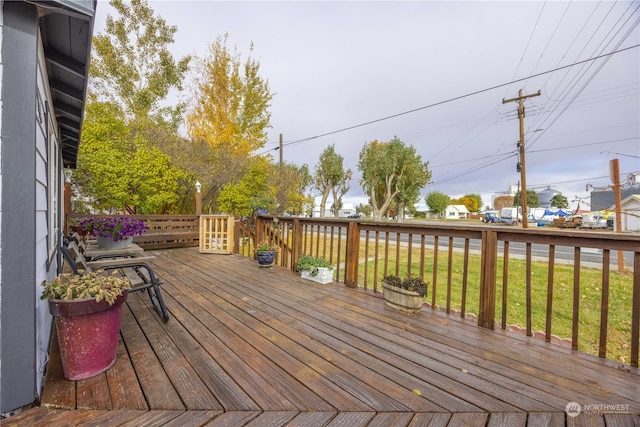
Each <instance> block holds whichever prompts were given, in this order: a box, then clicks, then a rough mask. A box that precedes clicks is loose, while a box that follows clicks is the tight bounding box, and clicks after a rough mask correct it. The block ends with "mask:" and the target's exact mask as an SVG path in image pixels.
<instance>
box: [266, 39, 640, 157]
mask: <svg viewBox="0 0 640 427" xmlns="http://www.w3.org/2000/svg"><path fill="white" fill-rule="evenodd" d="M637 47H640V44H635V45H632V46H629V47H626V48H622V49H618V50H616V51H613V52H609V53H605V54H602V55H598V56H595V57H592V58H588V59H585V60H582V61H579V62H574V63H573V64H569V65H564V66H562V67H557V68H554V69H552V70H548V71H543V72H540V73H538V74H534V75H531V76H528V77H523V78H521V79H517V80H513V81H510V82H508V83H502V84H499V85H495V86H491V87H489V88H486V89H481V90H477V91H475V92H470V93H467V94H465V95H460V96H456V97H453V98H449V99H446V100H443V101H439V102H435V103H433V104H429V105H425V106H423V107H418V108H414V109H412V110H407V111H404V112H402V113H397V114H392V115H390V116H386V117H382V118H379V119H375V120H370V121H367V122H364V123H360V124H357V125H353V126H348V127H345V128H341V129H338V130H334V131H331V132H325V133H322V134H319V135H315V136H311V137H308V138H303V139H298V140H294V141H291V142H288V143H285V144H283V146H292V145H297V144H301V143H303V142H308V141H312V140H314V139H318V138H323V137H325V136H329V135H335V134H337V133H341V132H346V131H348V130H352V129H356V128H359V127H363V126H368V125H371V124H374V123H379V122H382V121H385V120H389V119H393V118H396V117H400V116H404V115H407V114H411V113H415V112H417V111H422V110H426V109H428V108H433V107H437V106H439V105H443V104H447V103H450V102H453V101H458V100H460V99H464V98H468V97H471V96H474V95H479V94H481V93H484V92H489V91H492V90H495V89H498V88H501V87H505V86H508V85H511V84H514V83H518V82H521V81H524V80H527V79H530V78H534V77H539V76H543V75H545V74H549V73H553V72H556V71H560V70H563V69H566V68H570V67H574V66H576V65H581V64H585V63H588V62H591V61H595V60H598V59H601V58H606V57H610V56H612V55H614V54H616V53H622V52H625V51H627V50H631V49H635V48H637ZM276 149H277V148H274V149H270V150H267V152H268V151H274V150H276ZM262 154H266V152H264V153H262Z"/></svg>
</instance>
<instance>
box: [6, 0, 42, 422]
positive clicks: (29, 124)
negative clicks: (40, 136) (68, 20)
mask: <svg viewBox="0 0 640 427" xmlns="http://www.w3.org/2000/svg"><path fill="white" fill-rule="evenodd" d="M37 18H38V16H37V10H36V7H35V6H33V5H31V4H28V3H24V2H4V3H3V40H2V63H3V72H2V100H3V105H2V107H3V108H2V152H1V154H0V155H1V158H0V160H1V161H0V164H1V166H0V167H1V169H2V189H3V191H2V227H1V229H2V231H1V232H0V233H1V234H0V248H1V255H0V263H1V265H2V273H1V276H0V293H1V295H2V297H1V301H2V305H1V306H0V311H1V312H0V322H1V323H0V327H1V339H2V341H1V342H2V367H1V370H0V375H1V376H0V381H1V384H0V385H1V389H0V393H1V398H2V409H1V410H2V412H6V411H7V410H11V409H14V408H16V407H19V406H23V405H26V404H28V403H30V402H33V400H34V399H35V397H36V396H37V388H36V370H37V368H36V350H35V343H36V307H37V303H35V301H36V298H37V296H36V286H35V285H36V271H37V270H38V269H37V268H36V256H35V254H36V251H35V250H34V243H35V240H36V239H35V230H36V220H35V212H36V190H35V185H34V177H35V176H36V163H35V158H36V147H35V143H34V141H35V140H36V127H35V125H34V118H35V115H36V108H35V105H36V103H35V102H34V100H35V99H36V62H37V52H38V46H37V40H38V37H37V28H38V21H37ZM8 82H10V84H8ZM25 379H27V380H25Z"/></svg>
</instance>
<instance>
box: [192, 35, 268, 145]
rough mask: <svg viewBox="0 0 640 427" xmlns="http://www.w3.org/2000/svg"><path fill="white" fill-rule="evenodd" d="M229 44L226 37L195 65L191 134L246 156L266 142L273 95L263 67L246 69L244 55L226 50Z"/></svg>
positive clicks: (254, 65) (255, 64)
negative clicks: (264, 77) (262, 74)
mask: <svg viewBox="0 0 640 427" xmlns="http://www.w3.org/2000/svg"><path fill="white" fill-rule="evenodd" d="M227 39H228V35H227V34H225V35H224V37H222V36H221V37H218V38H217V39H216V41H215V42H214V43H212V44H211V45H210V46H209V55H208V56H207V57H203V58H198V60H197V64H196V69H195V78H194V81H193V84H192V88H191V92H192V96H191V99H192V101H191V102H190V104H189V106H188V111H187V132H188V134H189V136H190V137H191V138H193V139H194V140H196V141H205V142H206V143H208V144H210V145H211V146H213V147H218V146H227V147H230V148H231V149H232V151H234V152H235V153H238V154H242V155H245V156H247V155H248V154H249V153H250V152H252V151H254V150H256V149H259V148H261V147H263V146H264V144H265V143H266V142H267V133H266V129H267V128H269V127H271V126H270V124H269V121H270V120H271V113H270V112H269V110H268V108H269V106H270V104H269V102H270V101H271V99H272V98H273V94H272V93H271V92H270V89H269V84H268V81H267V80H265V79H263V78H262V77H260V75H259V71H260V63H259V62H258V61H256V60H254V59H252V58H249V59H247V60H246V61H245V62H244V63H242V60H241V57H240V54H239V53H238V52H237V51H236V50H234V51H233V52H232V51H230V50H229V48H228V47H227V45H226V44H227ZM250 52H253V45H252V46H251V48H250Z"/></svg>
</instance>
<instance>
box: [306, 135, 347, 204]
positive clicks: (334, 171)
mask: <svg viewBox="0 0 640 427" xmlns="http://www.w3.org/2000/svg"><path fill="white" fill-rule="evenodd" d="M351 176H352V173H351V170H350V169H347V170H346V171H345V169H344V158H343V157H342V156H341V155H340V154H338V153H336V149H335V146H334V145H333V144H331V145H329V146H328V147H327V148H325V149H324V151H323V152H322V153H321V154H320V159H319V161H318V164H317V165H316V167H315V172H314V175H313V186H314V188H315V189H317V190H318V191H319V192H320V195H321V198H320V217H324V216H325V206H326V204H327V199H328V198H329V194H331V193H332V192H333V198H334V206H335V205H336V200H338V203H337V204H340V203H339V202H340V200H341V199H342V196H343V195H344V194H346V192H347V191H348V190H349V182H350V180H351ZM334 214H335V216H338V214H337V211H336V210H335V209H334Z"/></svg>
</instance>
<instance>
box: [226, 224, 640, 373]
mask: <svg viewBox="0 0 640 427" xmlns="http://www.w3.org/2000/svg"><path fill="white" fill-rule="evenodd" d="M237 234H238V236H239V238H240V239H244V240H245V241H246V242H247V243H246V244H245V245H244V246H241V247H242V248H244V250H246V251H248V252H244V253H243V252H242V250H241V251H239V253H243V254H244V255H251V256H252V253H250V248H251V247H252V246H251V243H250V240H251V239H252V238H255V239H256V240H269V241H271V242H276V243H277V244H278V245H279V247H280V251H279V253H278V256H277V258H276V264H277V265H280V266H283V267H286V268H290V269H292V270H295V260H296V259H297V257H298V256H299V255H300V254H303V253H304V254H307V255H313V256H322V257H324V258H326V259H328V260H329V261H330V262H331V263H332V264H333V265H334V266H335V267H336V269H335V279H336V280H339V281H341V282H343V283H344V284H345V285H346V286H349V287H356V286H360V287H363V288H365V289H370V290H373V291H379V290H380V282H381V280H382V277H383V276H384V275H387V274H393V275H398V276H407V275H413V276H420V277H423V278H424V279H425V280H428V281H430V286H429V290H428V293H427V296H426V297H425V298H426V303H427V305H428V306H430V307H431V309H434V310H435V309H438V310H444V311H446V312H448V313H456V314H459V315H460V316H461V317H467V318H475V316H477V323H478V325H479V326H482V327H484V328H489V329H494V328H496V327H498V328H501V329H522V331H523V333H526V335H528V336H534V335H535V336H539V337H540V338H543V339H545V340H546V341H548V342H549V341H556V340H558V341H560V342H562V341H565V342H567V343H569V344H570V346H571V348H572V349H575V350H578V349H579V350H582V351H586V352H590V353H594V354H598V355H599V356H600V357H603V358H604V357H606V358H610V359H615V360H618V361H621V362H622V363H628V364H630V365H631V366H633V367H638V353H639V339H640V235H630V234H615V233H602V232H592V231H564V230H558V229H544V228H532V229H521V228H516V227H508V226H483V225H453V224H450V223H446V224H427V223H425V224H415V223H411V224H395V223H374V222H368V221H353V220H344V219H328V218H290V217H281V218H274V217H269V216H261V217H258V219H257V221H256V224H255V236H251V235H250V234H249V233H247V232H246V231H243V230H241V229H237ZM519 245H520V246H522V252H523V253H521V254H516V253H515V251H516V249H517V246H519ZM561 249H562V250H563V251H564V252H569V254H570V256H568V259H567V257H566V256H565V259H563V258H562V255H561V254H560V252H561V251H560V250H561ZM534 250H535V251H536V252H539V253H540V254H539V255H536V256H534ZM618 251H622V253H623V254H624V255H625V256H626V257H627V258H630V259H632V262H631V263H628V264H629V265H628V266H627V273H626V274H618V273H616V272H615V270H616V269H615V266H616V265H615V264H614V263H615V262H616V260H617V257H616V256H615V255H617V254H618ZM612 254H614V256H612ZM588 256H595V257H596V259H595V260H587V257H588ZM611 266H614V268H613V269H612V268H611ZM612 270H614V271H612ZM594 319H595V321H594ZM515 325H518V326H515ZM558 337H560V338H566V339H564V340H562V339H559V338H558Z"/></svg>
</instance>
